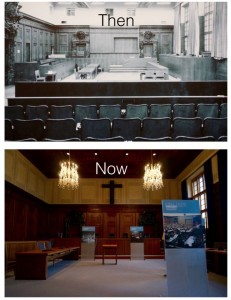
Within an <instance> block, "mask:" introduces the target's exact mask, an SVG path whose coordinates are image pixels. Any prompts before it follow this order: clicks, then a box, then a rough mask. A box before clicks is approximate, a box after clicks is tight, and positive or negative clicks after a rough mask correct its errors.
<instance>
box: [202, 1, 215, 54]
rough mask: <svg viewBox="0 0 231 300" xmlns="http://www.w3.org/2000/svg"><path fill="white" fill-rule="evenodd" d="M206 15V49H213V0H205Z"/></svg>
mask: <svg viewBox="0 0 231 300" xmlns="http://www.w3.org/2000/svg"><path fill="white" fill-rule="evenodd" d="M204 5H205V6H204V7H205V16H204V50H205V51H209V52H210V51H211V50H212V48H211V47H212V39H213V9H214V3H213V2H205V3H204Z"/></svg>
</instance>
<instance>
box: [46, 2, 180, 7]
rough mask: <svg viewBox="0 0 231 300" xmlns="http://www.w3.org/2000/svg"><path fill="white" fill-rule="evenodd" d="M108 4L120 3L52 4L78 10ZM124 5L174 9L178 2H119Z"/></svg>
mask: <svg viewBox="0 0 231 300" xmlns="http://www.w3.org/2000/svg"><path fill="white" fill-rule="evenodd" d="M106 3H110V5H111V6H113V4H115V5H117V4H118V2H113V1H105V2H103V1H94V2H91V1H90V2H88V1H86V2H71V1H70V2H66V1H65V2H62V1H60V2H51V4H52V5H53V6H57V5H62V4H65V5H66V4H69V5H75V6H76V7H78V8H91V7H92V6H94V7H96V6H102V5H104V4H106ZM119 3H122V4H123V5H125V6H132V7H134V8H136V7H138V8H150V7H155V6H157V5H158V6H165V7H166V6H170V7H174V6H175V5H176V3H177V2H171V1H168V2H167V1H159V2H143V1H140V2H135V1H125V2H119Z"/></svg>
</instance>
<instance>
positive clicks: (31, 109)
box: [26, 105, 49, 121]
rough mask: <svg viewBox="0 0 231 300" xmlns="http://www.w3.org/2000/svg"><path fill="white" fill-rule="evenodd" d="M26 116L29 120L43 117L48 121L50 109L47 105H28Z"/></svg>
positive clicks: (42, 118)
mask: <svg viewBox="0 0 231 300" xmlns="http://www.w3.org/2000/svg"><path fill="white" fill-rule="evenodd" d="M26 116H27V119H28V120H31V119H41V120H43V121H46V120H47V118H48V117H49V109H48V106H47V105H27V106H26Z"/></svg>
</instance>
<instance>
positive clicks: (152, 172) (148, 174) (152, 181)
mask: <svg viewBox="0 0 231 300" xmlns="http://www.w3.org/2000/svg"><path fill="white" fill-rule="evenodd" d="M160 169H161V165H160V164H159V163H156V164H153V162H152V163H150V164H147V165H146V166H145V168H144V184H143V187H144V189H145V190H147V191H149V190H152V191H154V190H158V189H161V188H162V187H163V186H164V184H163V179H162V177H163V174H162V173H161V170H160Z"/></svg>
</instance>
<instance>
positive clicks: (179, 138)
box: [175, 136, 215, 142]
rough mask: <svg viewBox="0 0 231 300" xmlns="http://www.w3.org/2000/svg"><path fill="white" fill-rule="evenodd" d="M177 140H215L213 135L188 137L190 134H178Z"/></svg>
mask: <svg viewBox="0 0 231 300" xmlns="http://www.w3.org/2000/svg"><path fill="white" fill-rule="evenodd" d="M175 141H179V142H183V141H186V142H187V141H194V142H201V141H215V139H214V137H213V136H201V137H188V136H177V137H176V138H175Z"/></svg>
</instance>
